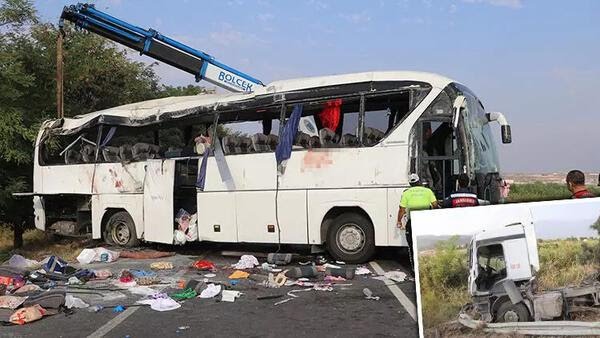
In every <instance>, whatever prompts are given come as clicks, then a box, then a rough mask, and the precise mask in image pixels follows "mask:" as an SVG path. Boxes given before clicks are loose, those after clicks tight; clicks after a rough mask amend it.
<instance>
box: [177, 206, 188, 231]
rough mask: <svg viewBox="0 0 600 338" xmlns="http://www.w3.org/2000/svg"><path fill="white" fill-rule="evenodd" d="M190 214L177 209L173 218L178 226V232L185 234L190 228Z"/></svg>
mask: <svg viewBox="0 0 600 338" xmlns="http://www.w3.org/2000/svg"><path fill="white" fill-rule="evenodd" d="M190 216H191V215H190V213H189V212H187V211H185V209H179V211H178V212H177V215H176V216H175V222H177V224H178V225H179V230H181V231H183V233H184V234H185V233H186V232H187V230H188V228H189V227H190Z"/></svg>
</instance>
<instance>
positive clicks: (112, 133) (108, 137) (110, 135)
mask: <svg viewBox="0 0 600 338" xmlns="http://www.w3.org/2000/svg"><path fill="white" fill-rule="evenodd" d="M116 131H117V127H110V129H109V130H108V133H106V136H104V141H102V143H100V148H104V147H105V146H106V144H107V143H108V142H110V140H111V139H112V138H113V136H115V132H116Z"/></svg>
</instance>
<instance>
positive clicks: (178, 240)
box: [173, 230, 186, 245]
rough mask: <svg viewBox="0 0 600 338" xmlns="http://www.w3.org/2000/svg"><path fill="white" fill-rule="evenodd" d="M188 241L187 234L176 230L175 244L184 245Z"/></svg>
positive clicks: (174, 235) (174, 234)
mask: <svg viewBox="0 0 600 338" xmlns="http://www.w3.org/2000/svg"><path fill="white" fill-rule="evenodd" d="M185 242H186V236H185V234H184V233H183V231H181V230H175V231H174V232H173V244H175V245H184V244H185Z"/></svg>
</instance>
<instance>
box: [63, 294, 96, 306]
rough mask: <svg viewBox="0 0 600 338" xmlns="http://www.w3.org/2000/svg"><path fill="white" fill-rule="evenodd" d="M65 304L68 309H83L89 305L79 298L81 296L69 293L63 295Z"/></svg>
mask: <svg viewBox="0 0 600 338" xmlns="http://www.w3.org/2000/svg"><path fill="white" fill-rule="evenodd" d="M65 306H66V307H67V308H68V309H72V308H76V309H84V308H86V307H88V306H90V305H89V304H88V303H86V302H84V301H83V300H81V298H77V297H73V296H71V295H66V296H65Z"/></svg>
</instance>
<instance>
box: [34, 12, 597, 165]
mask: <svg viewBox="0 0 600 338" xmlns="http://www.w3.org/2000/svg"><path fill="white" fill-rule="evenodd" d="M93 2H94V3H96V6H97V8H98V9H100V10H102V11H106V12H108V13H110V14H111V15H113V16H116V17H118V18H120V19H123V20H125V21H127V22H130V23H133V24H135V25H137V26H140V27H143V28H150V27H152V28H154V29H156V30H158V31H160V32H161V33H163V34H165V35H167V36H169V37H172V38H174V39H176V40H179V41H181V42H184V43H186V44H188V45H190V46H192V47H194V48H196V49H200V50H202V51H205V52H207V53H208V54H211V55H213V56H214V57H215V58H216V59H217V60H219V61H221V62H223V63H225V64H227V65H230V66H232V67H234V68H237V69H239V70H241V71H244V72H246V73H249V74H251V75H252V76H254V77H256V78H258V79H260V80H262V81H263V82H264V83H268V82H271V81H274V80H282V79H289V78H296V77H305V76H318V75H329V74H342V73H352V72H362V71H375V70H418V71H427V72H434V73H439V74H442V75H445V76H448V77H450V78H452V79H454V80H456V81H458V82H460V83H463V84H465V85H466V86H467V87H469V88H470V89H471V90H472V91H474V92H475V93H476V94H477V95H478V97H479V99H480V100H481V101H482V102H483V104H484V106H485V107H486V110H488V111H500V112H503V113H504V114H505V115H506V117H507V118H508V120H509V122H510V123H511V127H512V133H513V143H512V144H509V145H503V144H501V143H500V142H499V141H498V140H499V133H500V131H499V128H494V131H495V135H496V136H497V139H496V141H497V145H498V147H499V153H500V161H501V169H502V171H504V172H535V173H540V172H558V171H568V170H570V169H574V168H577V169H581V170H584V171H592V172H598V171H599V170H600V156H599V151H598V149H599V145H600V95H599V94H598V91H600V62H599V61H598V60H600V43H598V40H599V37H600V20H598V18H600V1H594V0H588V1H586V0H581V1H568V2H565V1H551V0H540V1H533V0H532V1H529V0H440V1H433V0H414V1H413V0H396V1H387V0H373V1H343V0H337V1H333V0H332V1H324V0H304V1H301V0H299V1H291V0H289V1H283V0H282V1H270V0H254V1H249V0H226V1H193V0H171V1H159V0H156V1H142V0H98V1H93ZM74 3H75V1H64V0H43V1H41V0H39V1H36V2H35V5H36V7H37V9H38V12H39V14H40V16H41V17H42V18H43V19H44V20H46V21H51V22H56V21H57V20H58V17H59V16H60V12H61V10H62V7H63V6H64V5H66V4H74ZM132 58H134V59H136V60H143V61H145V62H152V61H153V60H152V59H149V58H147V57H140V56H137V55H135V54H134V53H132ZM156 70H157V73H158V74H159V76H160V77H161V79H162V82H163V83H165V84H170V85H187V84H194V79H193V77H192V76H191V75H190V74H188V73H184V72H182V71H179V70H177V69H175V68H172V67H170V66H168V65H159V66H158V67H157V68H156Z"/></svg>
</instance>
